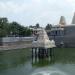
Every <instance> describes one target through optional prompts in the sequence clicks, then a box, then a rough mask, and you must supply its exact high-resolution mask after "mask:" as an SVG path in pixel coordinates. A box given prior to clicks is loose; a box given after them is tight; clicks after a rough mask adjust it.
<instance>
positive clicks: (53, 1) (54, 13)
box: [0, 0, 75, 26]
mask: <svg viewBox="0 0 75 75" xmlns="http://www.w3.org/2000/svg"><path fill="white" fill-rule="evenodd" d="M74 12H75V0H0V17H7V18H8V19H9V21H10V22H11V21H17V22H18V23H20V24H22V25H25V26H27V25H35V24H36V23H39V24H40V26H45V25H46V24H47V23H51V24H58V22H59V18H60V16H65V18H66V21H67V23H71V21H72V17H73V14H74Z"/></svg>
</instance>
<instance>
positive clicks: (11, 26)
mask: <svg viewBox="0 0 75 75" xmlns="http://www.w3.org/2000/svg"><path fill="white" fill-rule="evenodd" d="M30 35H31V30H30V29H29V28H27V27H24V26H22V25H20V24H18V23H17V22H11V23H9V22H8V19H7V18H0V37H6V36H30Z"/></svg>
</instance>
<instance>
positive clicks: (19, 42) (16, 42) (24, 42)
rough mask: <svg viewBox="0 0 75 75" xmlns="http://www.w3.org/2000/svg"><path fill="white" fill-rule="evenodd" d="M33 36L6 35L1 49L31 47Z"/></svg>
mask: <svg viewBox="0 0 75 75" xmlns="http://www.w3.org/2000/svg"><path fill="white" fill-rule="evenodd" d="M32 41H33V37H4V38H2V43H3V45H2V46H0V50H10V49H20V48H29V47H31V46H32Z"/></svg>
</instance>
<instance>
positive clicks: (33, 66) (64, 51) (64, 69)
mask: <svg viewBox="0 0 75 75" xmlns="http://www.w3.org/2000/svg"><path fill="white" fill-rule="evenodd" d="M53 51H54V55H53V57H52V59H51V60H48V59H45V60H40V61H39V62H34V63H32V58H31V49H21V50H10V51H1V52H0V75H75V48H55V49H53Z"/></svg>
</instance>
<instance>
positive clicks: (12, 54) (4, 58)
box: [0, 49, 30, 70]
mask: <svg viewBox="0 0 75 75" xmlns="http://www.w3.org/2000/svg"><path fill="white" fill-rule="evenodd" d="M28 50H29V49H21V50H12V51H2V52H0V70H2V69H6V68H11V67H17V66H18V65H20V64H21V65H24V64H25V62H26V61H27V59H28V58H29V57H28V55H30V52H29V51H28Z"/></svg>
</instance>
